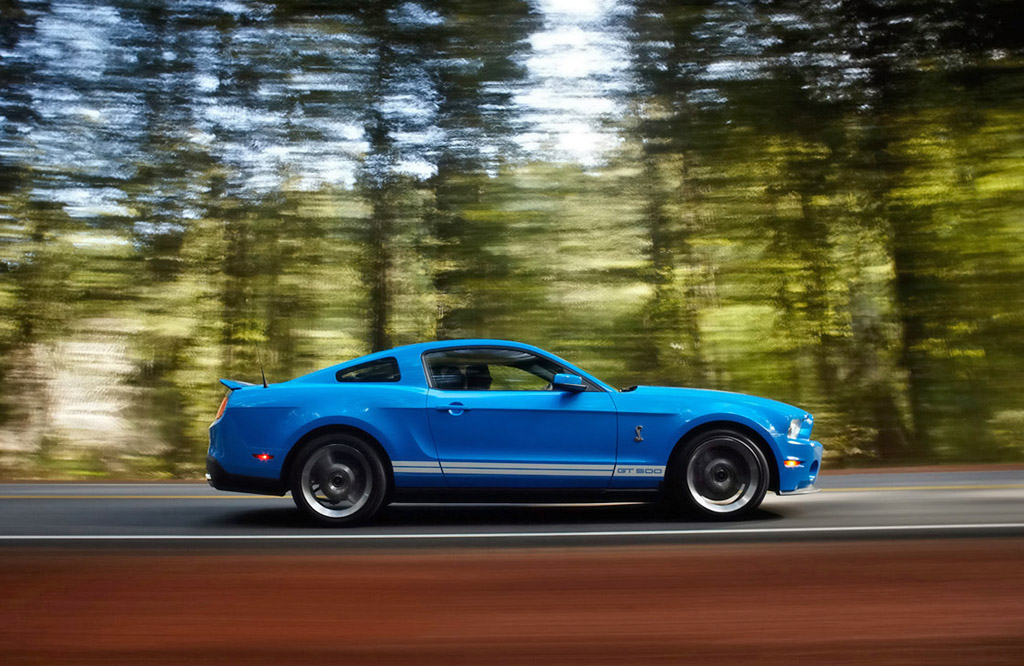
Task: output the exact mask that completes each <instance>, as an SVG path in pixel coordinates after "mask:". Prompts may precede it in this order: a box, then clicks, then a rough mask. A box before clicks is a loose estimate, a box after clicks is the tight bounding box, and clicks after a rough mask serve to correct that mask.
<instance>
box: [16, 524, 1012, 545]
mask: <svg viewBox="0 0 1024 666" xmlns="http://www.w3.org/2000/svg"><path fill="white" fill-rule="evenodd" d="M981 529H1024V523H975V524H972V523H953V524H946V525H856V526H847V527H777V528H767V527H766V528H757V527H754V528H722V529H691V530H590V531H582V532H468V533H465V534H460V533H457V532H437V533H426V534H408V533H398V534H53V535H45V534H4V535H0V541H190V540H191V541H311V540H336V541H390V540H398V539H401V540H415V539H422V540H427V539H516V538H518V539H538V538H555V537H619V536H641V537H642V536H705V535H715V534H729V535H748V534H843V533H851V532H900V531H905V532H915V531H916V532H922V531H929V530H933V531H963V530H981Z"/></svg>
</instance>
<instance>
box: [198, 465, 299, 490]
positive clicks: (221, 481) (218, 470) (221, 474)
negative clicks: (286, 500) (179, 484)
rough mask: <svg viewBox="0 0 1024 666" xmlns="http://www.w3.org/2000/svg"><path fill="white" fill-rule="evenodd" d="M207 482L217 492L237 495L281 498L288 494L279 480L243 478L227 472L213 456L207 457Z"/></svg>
mask: <svg viewBox="0 0 1024 666" xmlns="http://www.w3.org/2000/svg"><path fill="white" fill-rule="evenodd" d="M206 482H207V483H209V484H210V485H211V486H213V487H214V488H216V489H217V490H227V491H230V492H235V493H254V494H256V495H277V496H281V495H284V494H285V493H286V492H288V489H287V488H285V487H284V484H283V483H281V482H280V481H278V480H277V479H265V478H261V477H258V476H243V475H241V474H231V473H230V472H226V471H224V468H223V467H221V465H220V463H219V462H218V461H217V459H216V458H214V457H213V456H206Z"/></svg>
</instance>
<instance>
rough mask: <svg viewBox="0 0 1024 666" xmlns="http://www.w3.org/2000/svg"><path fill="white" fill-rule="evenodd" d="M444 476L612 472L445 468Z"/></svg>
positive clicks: (575, 474)
mask: <svg viewBox="0 0 1024 666" xmlns="http://www.w3.org/2000/svg"><path fill="white" fill-rule="evenodd" d="M444 473H445V474H493V475H495V476H604V477H609V476H611V473H612V471H611V470H610V469H609V470H605V471H603V472H595V471H593V470H578V469H508V468H505V467H500V468H496V469H488V468H483V467H469V468H466V467H447V466H446V467H445V468H444Z"/></svg>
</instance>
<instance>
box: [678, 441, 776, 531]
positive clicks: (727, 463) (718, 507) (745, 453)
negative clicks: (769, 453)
mask: <svg viewBox="0 0 1024 666" xmlns="http://www.w3.org/2000/svg"><path fill="white" fill-rule="evenodd" d="M768 480H769V473H768V463H767V461H766V460H765V457H764V454H763V453H762V452H761V449H759V448H758V447H757V445H756V444H755V443H754V442H753V441H751V439H750V438H749V437H748V436H746V435H744V434H741V433H739V432H735V431H733V430H714V431H711V432H707V433H704V434H703V435H701V436H700V437H698V438H697V439H696V440H694V441H693V442H690V443H689V444H688V445H687V447H686V449H685V450H684V451H683V452H682V454H681V455H679V456H678V457H677V458H676V460H675V462H674V464H673V469H672V480H671V483H670V486H669V493H670V494H671V496H672V499H673V500H674V503H675V504H676V506H677V507H679V508H682V509H685V510H689V511H694V512H697V513H699V514H702V515H705V516H709V517H712V518H722V519H725V518H739V517H742V516H745V515H747V514H749V513H750V512H751V511H753V510H754V509H756V508H757V507H758V506H760V505H761V501H762V500H764V496H765V493H766V492H767V491H768Z"/></svg>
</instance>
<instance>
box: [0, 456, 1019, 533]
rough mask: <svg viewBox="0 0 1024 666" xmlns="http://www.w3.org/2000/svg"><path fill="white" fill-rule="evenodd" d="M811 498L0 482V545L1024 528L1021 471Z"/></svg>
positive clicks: (929, 476) (907, 479)
mask: <svg viewBox="0 0 1024 666" xmlns="http://www.w3.org/2000/svg"><path fill="white" fill-rule="evenodd" d="M819 487H820V488H821V491H822V492H820V493H817V494H814V495H803V496H795V497H776V496H774V495H769V496H768V498H767V499H766V500H765V502H764V504H763V506H762V509H761V510H760V511H759V512H758V513H757V514H756V515H755V516H753V517H752V518H751V519H749V520H744V521H740V522H726V523H720V522H708V521H693V520H685V519H679V518H676V517H673V516H671V515H669V514H666V513H665V511H664V510H663V509H661V508H660V507H658V506H656V505H650V504H635V503H630V504H624V503H618V504H591V505H576V504H573V505H568V504H563V505H522V504H520V505H480V504H456V505H445V504H431V505H394V506H391V507H389V508H388V509H387V510H386V511H385V512H384V513H383V514H382V515H381V516H380V517H379V519H378V520H377V521H375V522H374V523H373V524H372V525H367V526H363V527H358V528H350V529H325V528H321V527H318V526H315V525H312V524H311V523H309V522H307V521H306V520H305V519H303V517H302V516H300V514H299V513H298V512H297V511H296V510H295V508H294V506H293V505H292V502H291V499H290V498H288V497H284V498H275V497H260V496H254V495H243V494H235V493H223V492H219V491H215V490H213V489H211V488H209V487H207V486H206V485H203V484H179V483H166V484H100V483H95V484H93V483H90V484H67V483H61V484H25V483H15V484H0V546H4V547H11V546H17V545H29V544H33V545H37V546H38V545H45V544H46V543H47V542H53V543H60V542H72V541H73V542H76V543H78V544H79V545H84V544H89V543H96V544H102V543H108V544H112V543H121V544H123V543H126V542H135V543H136V544H146V543H159V544H160V545H161V546H166V545H168V544H173V543H189V544H190V545H195V544H196V543H223V542H225V541H232V540H251V541H254V542H259V543H262V544H264V545H266V546H272V545H275V544H277V545H282V544H296V543H303V542H308V544H309V545H312V544H314V543H318V544H321V545H326V544H334V545H338V544H339V543H345V544H348V545H351V546H356V545H372V546H374V547H390V546H399V545H415V546H419V547H423V546H432V545H443V546H452V545H456V544H460V543H464V544H481V545H495V544H496V543H499V544H500V545H517V544H522V545H576V544H580V545H586V544H590V545H593V544H595V543H598V544H608V545H615V544H617V543H626V544H636V543H641V542H652V543H680V542H701V543H709V542H710V543H716V542H729V541H744V540H747V541H749V540H754V541H766V540H770V541H780V540H809V539H810V540H818V539H877V538H885V539H892V538H919V537H930V538H935V537H940V538H944V537H990V536H1024V470H1003V471H983V472H933V473H887V474H879V473H865V474H842V475H833V476H829V475H824V476H823V477H822V478H821V479H820V482H819Z"/></svg>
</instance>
